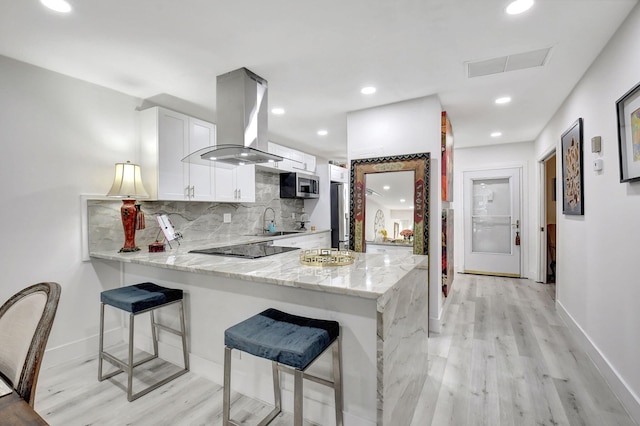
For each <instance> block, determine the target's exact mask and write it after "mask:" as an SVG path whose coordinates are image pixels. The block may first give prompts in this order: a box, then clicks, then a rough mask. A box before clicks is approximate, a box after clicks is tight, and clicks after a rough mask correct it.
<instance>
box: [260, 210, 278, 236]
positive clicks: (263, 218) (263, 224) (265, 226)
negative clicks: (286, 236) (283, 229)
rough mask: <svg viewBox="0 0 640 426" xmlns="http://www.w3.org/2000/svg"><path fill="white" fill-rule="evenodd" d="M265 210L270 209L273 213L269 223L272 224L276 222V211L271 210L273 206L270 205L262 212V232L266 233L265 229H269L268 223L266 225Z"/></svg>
mask: <svg viewBox="0 0 640 426" xmlns="http://www.w3.org/2000/svg"><path fill="white" fill-rule="evenodd" d="M267 210H271V212H272V213H273V219H272V220H271V223H273V224H274V226H275V223H276V211H275V210H273V208H271V207H267V208H266V209H264V212H262V232H263V233H266V232H267V231H269V225H267Z"/></svg>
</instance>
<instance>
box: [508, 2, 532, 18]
mask: <svg viewBox="0 0 640 426" xmlns="http://www.w3.org/2000/svg"><path fill="white" fill-rule="evenodd" d="M531 6H533V0H516V1H514V2H511V3H510V4H509V6H507V8H506V10H505V11H506V12H507V13H508V14H509V15H519V14H520V13H523V12H526V11H527V10H529V9H531Z"/></svg>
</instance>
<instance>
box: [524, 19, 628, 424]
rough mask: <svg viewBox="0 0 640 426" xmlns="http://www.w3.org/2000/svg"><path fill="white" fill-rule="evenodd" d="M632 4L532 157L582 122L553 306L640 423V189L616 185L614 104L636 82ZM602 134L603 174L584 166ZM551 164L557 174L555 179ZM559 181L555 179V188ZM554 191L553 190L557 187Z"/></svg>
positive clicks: (562, 222)
mask: <svg viewBox="0 0 640 426" xmlns="http://www.w3.org/2000/svg"><path fill="white" fill-rule="evenodd" d="M638 40H640V7H638V6H636V7H635V9H634V10H633V11H632V12H631V13H630V15H629V17H628V18H627V20H626V22H625V23H624V24H623V25H622V26H621V27H620V29H619V30H618V32H617V33H616V35H615V36H614V37H613V38H612V39H611V41H610V42H609V44H608V45H607V47H605V49H604V50H603V52H602V53H601V55H600V56H599V57H598V58H597V59H596V61H595V62H594V64H593V65H592V66H591V68H590V69H589V70H588V71H587V72H586V74H585V76H584V77H583V79H582V80H581V81H580V82H579V83H578V85H577V86H576V87H575V89H574V91H573V92H572V93H571V95H570V96H569V97H568V98H567V100H566V101H565V103H564V104H563V105H562V107H561V108H560V109H559V110H558V111H557V112H556V114H555V115H554V117H553V119H552V120H551V121H550V122H549V124H548V125H547V126H546V128H545V129H544V131H543V132H542V134H541V135H540V137H539V138H538V139H537V140H536V146H535V149H536V155H537V157H538V159H540V157H541V156H542V154H543V153H544V152H546V151H548V150H549V149H550V148H551V147H556V148H557V150H558V152H560V147H559V145H558V144H559V140H560V135H561V134H562V133H563V132H564V131H565V130H566V129H567V128H568V127H569V125H570V124H571V123H573V122H574V121H575V120H576V119H577V118H578V117H582V118H583V119H584V141H585V146H584V149H583V155H584V160H585V169H584V172H585V173H584V188H583V191H584V192H583V193H584V208H585V214H584V216H565V215H563V214H562V210H561V209H562V206H561V203H558V208H559V210H558V211H557V222H558V225H557V232H558V234H557V279H556V282H557V303H558V307H559V309H560V311H561V312H563V313H564V314H565V316H566V318H567V319H568V321H569V322H570V323H571V324H572V325H573V326H574V329H575V331H576V332H577V333H578V335H580V336H581V337H582V339H583V341H584V342H585V343H586V344H587V347H588V348H589V347H590V348H591V353H590V355H591V356H592V357H593V358H594V360H595V361H596V363H597V364H598V365H599V367H600V369H601V371H603V373H604V374H605V377H606V378H607V379H608V381H609V383H610V384H611V385H612V387H613V388H614V391H616V392H617V394H618V396H619V397H620V398H621V400H622V401H623V403H624V404H625V405H626V407H627V409H628V410H629V411H630V412H631V414H632V415H633V416H634V418H635V420H636V421H637V422H639V423H640V398H639V395H640V368H638V359H640V339H639V338H638V330H639V329H640V308H639V304H640V282H639V280H638V243H639V242H640V227H638V226H636V222H638V212H640V183H632V184H629V183H620V181H619V180H620V178H619V169H618V152H617V149H618V148H617V122H616V111H615V102H616V100H617V99H618V98H620V97H621V96H622V95H623V94H625V93H626V92H627V91H628V90H629V89H631V88H632V87H633V86H635V85H636V84H637V83H638V82H639V81H640V72H639V70H640V49H638ZM593 136H602V158H603V160H604V170H603V171H602V172H599V173H596V172H594V171H592V170H591V168H590V162H591V160H592V159H593V158H594V155H595V154H592V153H591V150H590V140H591V138H592V137H593ZM561 164H562V161H561V159H560V158H558V161H557V173H558V176H561V169H560V167H561ZM559 184H560V179H558V185H559ZM558 191H560V189H559V188H558ZM558 194H561V192H558Z"/></svg>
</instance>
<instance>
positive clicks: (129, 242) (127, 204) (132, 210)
mask: <svg viewBox="0 0 640 426" xmlns="http://www.w3.org/2000/svg"><path fill="white" fill-rule="evenodd" d="M136 212H137V210H136V200H130V199H126V200H122V207H120V216H121V217H122V227H123V228H124V247H122V248H121V249H120V252H131V251H138V250H140V249H139V248H138V247H136Z"/></svg>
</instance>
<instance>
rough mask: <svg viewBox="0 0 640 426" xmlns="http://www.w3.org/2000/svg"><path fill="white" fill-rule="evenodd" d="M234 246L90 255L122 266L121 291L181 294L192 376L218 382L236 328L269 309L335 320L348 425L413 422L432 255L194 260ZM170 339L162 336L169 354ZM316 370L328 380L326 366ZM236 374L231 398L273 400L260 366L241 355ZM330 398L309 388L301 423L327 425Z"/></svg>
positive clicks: (287, 403) (287, 397) (287, 404)
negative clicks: (230, 331)
mask: <svg viewBox="0 0 640 426" xmlns="http://www.w3.org/2000/svg"><path fill="white" fill-rule="evenodd" d="M272 239H273V240H274V244H277V243H278V238H277V237H275V238H272ZM244 241H250V239H249V237H245V238H244ZM251 241H256V238H253V239H252V240H251ZM283 241H286V239H283ZM228 242H229V241H215V242H214V241H211V240H207V241H189V242H183V243H182V244H181V245H180V246H177V245H175V244H174V248H173V249H170V250H167V251H166V252H161V253H149V252H147V250H146V247H145V248H144V249H143V250H141V251H139V252H136V253H117V251H116V250H112V249H109V250H98V249H92V250H91V252H90V255H91V257H92V258H93V262H107V263H113V262H119V265H120V268H121V270H122V277H123V278H122V281H123V282H122V283H120V285H130V284H134V283H138V282H144V281H153V282H156V283H158V284H161V285H167V286H172V287H176V288H181V289H183V290H184V291H185V293H186V305H187V318H188V326H187V329H188V333H189V352H190V357H191V365H192V370H193V371H194V372H196V373H197V374H201V375H204V376H206V377H210V378H211V379H213V380H214V381H216V382H217V383H222V365H223V352H224V351H223V341H224V338H223V334H224V330H225V329H226V328H228V327H230V326H231V325H233V324H235V323H237V322H240V321H242V320H244V319H246V318H248V317H250V316H252V315H254V314H255V313H257V312H260V311H261V310H264V309H266V308H269V307H273V308H276V309H280V310H283V311H287V312H289V313H292V314H296V315H304V316H310V317H316V318H323V319H331V320H336V321H339V322H340V324H341V334H342V348H343V352H342V359H343V364H342V365H343V367H342V368H343V378H344V418H345V425H346V426H359V425H367V426H371V425H375V424H378V425H394V426H395V425H408V424H410V422H411V418H412V416H413V412H414V411H415V405H416V402H417V400H418V396H419V394H420V391H421V389H422V386H423V383H424V381H425V379H426V374H427V318H428V312H427V309H428V308H427V306H428V303H427V302H428V297H427V287H428V286H427V277H428V270H427V257H426V256H418V255H409V256H398V255H393V254H364V253H357V254H356V261H355V263H354V264H353V265H349V266H340V267H312V266H305V265H302V264H301V263H300V261H299V253H300V252H299V250H295V251H290V252H286V253H282V254H277V255H273V256H267V257H263V258H259V259H241V258H235V257H224V256H210V255H206V254H195V253H189V251H190V250H192V249H202V248H209V247H213V246H216V245H225V243H226V244H228ZM237 242H238V241H237V240H236V241H234V243H237ZM282 245H285V244H282ZM171 337H173V336H161V341H162V340H163V338H164V339H165V342H164V346H166V347H168V348H169V349H171V347H172V346H174V345H173V343H174V342H172V340H171V339H170V338H171ZM175 343H176V344H175V346H177V342H175ZM161 350H162V347H161ZM316 364H317V365H314V367H313V368H314V370H315V371H314V372H316V373H317V374H320V375H322V374H323V373H325V371H328V369H329V368H330V365H331V363H330V358H329V357H327V359H320V360H319V361H318V362H317V363H316ZM233 366H234V371H233V373H232V374H233V379H232V383H233V385H232V387H233V389H234V390H235V391H238V392H240V393H242V394H245V395H248V396H251V397H254V398H258V399H261V400H264V401H267V402H270V401H272V390H271V386H272V385H271V375H270V372H271V370H270V368H268V365H267V364H265V363H264V361H263V360H260V359H255V358H253V357H249V356H245V355H242V359H239V360H237V361H235V360H234V365H233ZM235 368H237V370H236V369H235ZM284 379H285V380H284V381H283V398H284V401H283V402H284V409H285V410H288V411H291V410H292V408H291V406H292V388H293V386H292V385H293V383H292V381H291V382H289V381H287V379H289V378H288V377H287V376H285V377H284ZM212 398H214V396H213V395H212ZM332 398H333V396H332V394H331V392H330V391H327V390H325V389H324V387H322V386H317V385H316V384H315V383H310V382H306V383H305V417H306V418H307V419H309V420H311V421H313V422H315V423H318V424H326V422H327V420H326V419H331V418H332V417H333V414H332V413H333V405H332V404H333V403H332Z"/></svg>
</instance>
